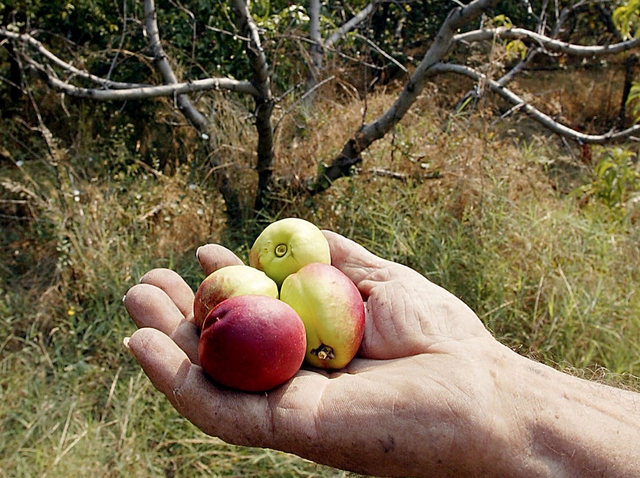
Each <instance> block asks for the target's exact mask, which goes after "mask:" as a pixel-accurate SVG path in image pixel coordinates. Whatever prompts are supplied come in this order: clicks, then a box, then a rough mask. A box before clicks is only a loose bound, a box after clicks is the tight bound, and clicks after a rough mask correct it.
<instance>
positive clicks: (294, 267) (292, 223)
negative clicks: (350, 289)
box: [249, 217, 331, 287]
mask: <svg viewBox="0 0 640 478" xmlns="http://www.w3.org/2000/svg"><path fill="white" fill-rule="evenodd" d="M312 262H322V263H325V264H331V253H330V251H329V243H328V242H327V239H326V238H325V237H324V234H322V232H321V231H320V229H318V227H317V226H316V225H315V224H313V223H310V222H309V221H305V220H304V219H299V218H296V217H289V218H286V219H281V220H279V221H276V222H274V223H272V224H269V225H268V226H267V227H265V228H264V229H263V231H262V232H261V233H260V235H259V236H258V238H257V239H256V240H255V242H254V243H253V246H252V247H251V250H250V251H249V265H250V266H251V267H255V268H256V269H260V270H261V271H264V272H265V273H266V274H267V275H268V276H269V277H271V278H272V279H273V280H274V281H276V283H277V284H278V287H279V286H280V285H282V282H283V281H284V279H285V278H286V277H287V276H288V275H289V274H293V273H294V272H297V271H298V270H299V269H300V268H301V267H302V266H305V265H307V264H311V263H312Z"/></svg>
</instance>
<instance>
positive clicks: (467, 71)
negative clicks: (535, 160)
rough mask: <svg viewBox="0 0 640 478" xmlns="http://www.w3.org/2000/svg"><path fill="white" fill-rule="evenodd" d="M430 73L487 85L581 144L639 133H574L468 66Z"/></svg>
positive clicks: (635, 130)
mask: <svg viewBox="0 0 640 478" xmlns="http://www.w3.org/2000/svg"><path fill="white" fill-rule="evenodd" d="M432 71H433V72H434V73H435V74H439V73H457V74H460V75H464V76H467V77H469V78H472V79H473V80H475V81H482V82H484V83H485V84H486V85H488V86H489V87H490V88H491V90H492V91H494V92H495V93H498V94H499V95H500V96H502V97H503V98H504V99H506V100H507V101H509V102H510V103H512V104H513V105H515V106H516V107H517V109H520V110H522V111H524V112H525V113H527V114H528V115H529V116H531V118H533V119H534V120H536V121H538V122H539V123H540V124H542V125H543V126H544V127H545V128H548V129H549V130H551V131H553V132H554V133H557V134H559V135H561V136H563V137H566V138H570V139H573V140H576V141H579V142H581V143H593V144H603V143H611V142H617V141H623V140H625V139H629V138H631V137H633V135H635V134H639V133H640V125H635V126H632V127H631V128H627V129H625V130H623V131H610V132H608V133H605V134H585V133H581V132H579V131H576V130H574V129H572V128H569V127H568V126H565V125H563V124H561V123H558V122H557V121H555V120H554V119H552V118H551V117H550V116H548V115H546V114H544V113H543V112H541V111H540V110H538V109H536V108H535V107H534V106H532V105H530V104H529V103H527V102H526V101H525V100H523V99H522V98H521V97H520V96H518V95H517V94H515V93H514V92H513V91H511V90H509V89H508V88H506V87H504V86H503V85H501V84H500V83H499V82H497V81H495V80H492V79H491V78H489V77H487V76H486V75H484V74H483V73H480V72H478V71H476V70H474V69H472V68H469V67H468V66H463V65H455V64H450V63H438V64H436V65H434V66H433V68H432Z"/></svg>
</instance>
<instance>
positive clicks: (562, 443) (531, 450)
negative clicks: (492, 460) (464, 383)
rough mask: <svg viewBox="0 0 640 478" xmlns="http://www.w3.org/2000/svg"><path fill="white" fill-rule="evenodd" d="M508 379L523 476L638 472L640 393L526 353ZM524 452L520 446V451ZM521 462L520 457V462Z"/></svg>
mask: <svg viewBox="0 0 640 478" xmlns="http://www.w3.org/2000/svg"><path fill="white" fill-rule="evenodd" d="M515 364H516V366H515V368H514V369H513V371H515V372H516V373H515V375H513V374H512V377H511V378H512V380H509V383H508V385H507V386H508V392H507V393H506V396H507V397H508V399H509V400H511V403H512V404H513V406H512V408H511V409H512V411H513V412H512V413H513V421H514V423H516V424H517V426H518V429H519V430H520V439H521V443H522V444H523V445H524V446H525V448H528V449H525V450H522V451H521V452H520V453H524V455H521V457H520V458H521V459H522V460H523V461H522V462H521V463H520V467H521V469H520V472H518V470H512V471H513V472H514V474H515V475H522V476H533V475H540V476H569V477H573V476H575V477H587V476H607V477H608V476H616V477H617V476H629V477H630V476H638V475H639V474H640V395H638V394H635V393H632V392H628V391H624V390H621V389H617V388H613V387H608V386H605V385H602V384H599V383H596V382H589V381H586V380H582V379H579V378H576V377H572V376H569V375H567V374H564V373H561V372H559V371H557V370H554V369H551V368H550V367H547V366H544V365H542V364H538V363H535V362H532V361H529V360H527V359H525V358H523V357H517V360H515ZM515 451H516V453H518V451H517V450H515ZM516 462H517V461H516Z"/></svg>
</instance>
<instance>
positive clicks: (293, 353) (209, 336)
mask: <svg viewBox="0 0 640 478" xmlns="http://www.w3.org/2000/svg"><path fill="white" fill-rule="evenodd" d="M306 345H307V340H306V335H305V329H304V324H303V323H302V320H301V319H300V317H299V316H298V314H297V313H296V311H295V310H293V309H292V308H291V307H290V306H289V305H287V304H286V303H284V302H282V301H281V300H278V299H274V298H273V297H268V296H262V295H239V296H236V297H231V298H230V299H227V300H225V301H224V302H221V303H220V304H219V305H218V306H217V307H216V308H215V309H213V310H212V311H211V312H210V313H209V315H207V317H206V318H205V320H204V323H203V325H202V333H201V334H200V340H199V342H198V358H199V359H200V364H201V365H202V368H203V370H204V372H205V373H206V374H207V375H208V376H209V377H210V378H212V379H213V380H214V381H215V382H217V383H218V384H220V385H224V386H226V387H229V388H233V389H236V390H242V391H245V392H263V391H266V390H270V389H272V388H274V387H277V386H278V385H280V384H282V383H284V382H286V381H287V380H289V379H290V378H291V377H293V376H294V375H295V374H296V372H298V370H299V369H300V366H301V365H302V362H303V361H304V355H305V351H306Z"/></svg>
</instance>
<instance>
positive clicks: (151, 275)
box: [140, 269, 193, 317]
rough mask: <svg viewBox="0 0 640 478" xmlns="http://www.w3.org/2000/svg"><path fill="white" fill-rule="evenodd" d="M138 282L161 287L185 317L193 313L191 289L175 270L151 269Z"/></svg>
mask: <svg viewBox="0 0 640 478" xmlns="http://www.w3.org/2000/svg"><path fill="white" fill-rule="evenodd" d="M140 283H141V284H151V285H154V286H156V287H158V288H160V289H162V290H163V291H164V292H165V293H166V294H167V295H168V296H169V297H170V298H171V300H173V302H174V303H175V304H176V306H177V307H178V309H180V312H182V315H184V316H185V317H188V316H189V314H191V313H193V291H192V290H191V287H189V285H188V284H187V283H186V282H185V281H184V279H183V278H182V277H181V276H180V275H179V274H178V273H177V272H174V271H172V270H170V269H153V270H151V271H149V272H147V273H146V274H145V275H143V276H142V278H141V279H140Z"/></svg>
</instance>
